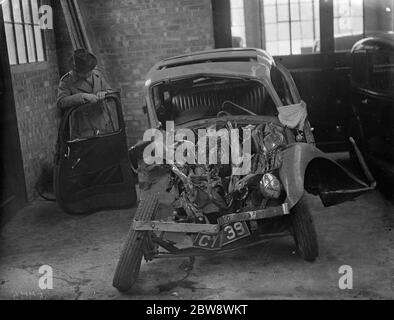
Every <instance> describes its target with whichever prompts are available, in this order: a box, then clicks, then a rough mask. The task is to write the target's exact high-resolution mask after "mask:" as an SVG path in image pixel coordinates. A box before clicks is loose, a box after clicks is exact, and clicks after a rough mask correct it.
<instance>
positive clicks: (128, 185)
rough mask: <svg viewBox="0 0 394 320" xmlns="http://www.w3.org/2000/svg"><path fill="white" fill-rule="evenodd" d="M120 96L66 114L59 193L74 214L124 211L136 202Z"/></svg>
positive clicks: (58, 165) (58, 164)
mask: <svg viewBox="0 0 394 320" xmlns="http://www.w3.org/2000/svg"><path fill="white" fill-rule="evenodd" d="M135 182H136V178H135V176H134V173H133V171H132V169H131V165H130V161H129V155H128V148H127V138H126V130H125V122H124V118H123V113H122V107H121V103H120V99H119V97H118V95H116V94H111V95H107V97H106V99H105V100H104V101H102V102H99V103H95V104H91V103H90V104H84V105H81V106H78V107H75V108H73V109H71V110H69V111H68V112H67V114H66V115H65V116H64V118H63V120H62V123H61V126H60V131H59V140H58V145H57V155H56V160H55V192H56V199H57V202H58V204H59V205H60V207H61V208H62V209H63V210H64V211H66V212H67V213H70V214H88V213H94V212H97V211H102V210H116V209H125V208H129V207H132V206H133V205H135V203H136V200H137V195H136V188H135V184H136V183H135Z"/></svg>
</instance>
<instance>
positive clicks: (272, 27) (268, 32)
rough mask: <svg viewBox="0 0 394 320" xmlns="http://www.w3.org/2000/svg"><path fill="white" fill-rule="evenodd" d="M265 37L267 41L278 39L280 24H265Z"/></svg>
mask: <svg viewBox="0 0 394 320" xmlns="http://www.w3.org/2000/svg"><path fill="white" fill-rule="evenodd" d="M265 39H266V40H267V41H275V40H276V39H278V25H277V24H267V25H266V26H265Z"/></svg>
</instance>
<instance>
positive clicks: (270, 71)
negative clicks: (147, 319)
mask: <svg viewBox="0 0 394 320" xmlns="http://www.w3.org/2000/svg"><path fill="white" fill-rule="evenodd" d="M145 94H146V103H147V107H146V110H147V114H148V117H149V124H150V127H151V128H154V129H156V131H158V132H159V133H160V135H161V136H167V133H168V132H167V131H166V127H167V124H168V122H171V123H174V124H175V132H177V131H181V132H184V130H185V129H188V132H190V131H192V132H191V133H192V136H193V138H195V137H197V136H198V137H199V136H200V132H201V130H203V131H204V130H205V129H207V128H214V129H215V130H217V131H218V130H225V131H226V132H227V131H231V130H233V129H239V130H240V131H242V130H245V129H246V128H248V130H251V132H252V137H253V139H252V141H253V144H252V150H251V151H250V153H251V154H250V155H251V164H252V165H251V170H250V172H248V173H245V175H243V176H238V175H235V174H234V173H233V172H234V171H233V169H234V166H232V165H231V164H226V163H218V164H196V163H173V162H168V161H165V162H164V163H159V164H151V165H147V164H146V161H145V159H143V158H142V157H141V158H140V159H138V157H137V159H134V161H132V162H133V163H134V166H137V164H138V171H139V178H140V179H139V181H140V187H141V189H142V190H141V202H140V204H139V208H138V210H137V212H136V214H135V217H134V221H133V223H132V226H131V228H130V232H129V234H128V236H127V240H126V242H125V245H124V248H123V250H122V253H121V257H120V260H119V263H118V266H117V269H116V272H115V276H114V280H113V285H114V287H116V288H117V289H118V290H120V291H122V292H123V291H128V290H130V288H131V287H132V286H133V284H134V283H135V281H136V279H137V277H138V274H139V270H140V267H141V261H142V258H143V257H145V259H146V260H147V261H150V260H153V259H156V258H163V257H195V256H201V255H217V254H218V253H223V252H230V251H233V250H237V249H242V248H246V247H249V246H251V245H256V244H259V243H261V242H264V241H267V240H268V239H272V238H275V237H282V236H289V235H291V236H293V238H294V240H295V244H296V248H297V250H298V253H299V254H300V256H301V257H302V258H303V259H305V260H306V261H310V262H313V261H315V259H316V258H317V257H318V253H319V251H318V242H317V234H316V230H315V226H314V223H313V218H312V214H311V211H310V208H309V206H308V201H307V198H306V197H305V195H306V193H310V194H313V195H316V196H320V198H321V200H322V202H323V204H324V205H325V206H333V205H336V204H339V203H342V202H344V201H347V200H350V199H354V198H356V197H357V196H359V195H361V194H363V193H364V192H367V191H370V190H373V189H374V187H375V183H374V179H373V177H372V176H371V175H370V174H369V171H368V168H367V167H366V166H365V163H364V162H363V159H362V156H361V153H360V152H359V150H358V148H357V147H356V146H355V148H354V149H355V154H357V156H358V158H359V160H360V164H361V166H362V167H363V168H364V169H365V170H364V173H365V175H366V176H367V177H368V179H367V180H368V181H367V182H364V181H363V180H362V179H359V178H357V177H356V176H354V175H353V174H352V173H351V172H349V171H348V170H346V169H345V168H343V167H342V166H341V165H339V164H338V163H336V162H335V161H333V160H332V159H331V158H330V157H329V156H328V155H326V154H324V153H323V152H322V151H321V150H319V149H318V148H317V147H316V144H315V139H314V135H313V132H312V130H311V125H310V123H309V121H308V118H307V112H306V110H307V109H306V104H305V103H304V102H303V101H302V99H301V96H300V94H299V92H298V90H297V87H296V85H295V83H294V81H293V78H292V77H291V75H290V73H289V71H288V70H287V69H285V68H284V67H283V66H281V65H280V64H279V63H276V62H275V60H274V59H273V58H272V56H270V55H269V54H268V53H266V52H265V51H263V50H258V49H238V50H236V49H223V50H214V51H208V52H202V53H194V54H189V55H184V56H180V57H175V58H171V59H167V60H164V61H161V62H159V63H157V64H156V65H155V66H154V67H153V68H152V69H151V71H150V72H149V74H148V76H147V81H146V85H145ZM183 135H184V133H182V136H183ZM180 139H182V141H180V142H181V143H186V142H188V143H189V144H190V143H191V141H190V140H186V141H185V140H183V139H184V138H180ZM188 139H190V138H188ZM237 139H239V138H237ZM151 143H152V141H151V140H150V139H149V141H145V142H142V143H140V144H138V145H137V146H136V147H135V148H133V149H132V150H131V154H132V158H133V156H134V157H135V156H136V155H138V154H140V155H141V154H142V153H143V150H146V146H147V145H149V144H151ZM203 148H204V146H203ZM192 150H194V151H195V152H196V154H197V153H200V151H201V150H200V145H198V146H197V145H195V142H193V146H192ZM194 151H193V152H194ZM174 235H175V238H174Z"/></svg>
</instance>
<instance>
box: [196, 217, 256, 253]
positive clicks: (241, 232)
mask: <svg viewBox="0 0 394 320" xmlns="http://www.w3.org/2000/svg"><path fill="white" fill-rule="evenodd" d="M250 234H251V233H250V230H249V227H248V225H247V224H246V222H234V223H230V224H227V225H225V226H224V227H223V230H222V231H221V232H220V233H219V235H215V236H212V235H208V234H203V233H200V234H199V235H198V236H197V237H196V238H195V239H194V242H193V247H195V248H200V249H206V250H216V249H220V248H222V247H224V246H226V245H228V244H230V243H233V242H235V241H238V240H241V239H243V238H246V237H249V236H250Z"/></svg>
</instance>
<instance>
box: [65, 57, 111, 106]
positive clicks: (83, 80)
mask: <svg viewBox="0 0 394 320" xmlns="http://www.w3.org/2000/svg"><path fill="white" fill-rule="evenodd" d="M72 65H73V70H72V71H70V72H68V73H67V74H65V75H64V76H63V77H62V78H61V80H60V84H59V91H58V97H57V106H58V108H59V109H61V110H63V111H65V110H67V109H69V108H72V107H75V106H78V105H82V104H85V103H96V102H98V101H100V100H103V99H104V98H105V95H106V93H107V92H108V91H110V90H111V88H110V86H109V85H108V83H107V82H106V81H105V79H104V78H103V76H102V75H101V74H100V72H99V71H98V70H96V69H95V68H96V66H97V58H96V57H95V56H94V55H93V54H92V53H90V52H88V51H87V50H85V49H78V50H76V51H75V52H74V54H73V56H72Z"/></svg>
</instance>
